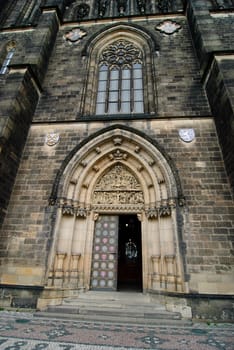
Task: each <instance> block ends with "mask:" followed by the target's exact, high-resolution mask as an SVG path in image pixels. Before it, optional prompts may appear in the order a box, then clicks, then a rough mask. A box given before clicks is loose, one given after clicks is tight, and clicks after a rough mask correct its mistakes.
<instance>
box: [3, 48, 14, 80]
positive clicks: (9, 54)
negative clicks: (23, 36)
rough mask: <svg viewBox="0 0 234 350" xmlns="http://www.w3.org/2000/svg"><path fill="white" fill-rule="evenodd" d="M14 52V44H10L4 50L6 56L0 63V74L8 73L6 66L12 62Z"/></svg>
mask: <svg viewBox="0 0 234 350" xmlns="http://www.w3.org/2000/svg"><path fill="white" fill-rule="evenodd" d="M14 52H15V45H14V44H10V45H8V46H7V48H6V55H5V58H4V60H3V62H2V65H1V68H0V74H1V75H2V74H6V73H7V71H8V66H9V64H10V62H11V60H12V57H13V55H14Z"/></svg>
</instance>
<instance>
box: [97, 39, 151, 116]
mask: <svg viewBox="0 0 234 350" xmlns="http://www.w3.org/2000/svg"><path fill="white" fill-rule="evenodd" d="M98 65H99V72H98V87H97V100H96V114H97V115H103V114H104V115H106V114H129V113H144V91H143V71H142V52H141V51H140V50H139V48H138V47H136V46H135V45H134V44H132V43H131V42H129V41H127V40H118V41H117V42H115V43H113V44H111V45H109V46H108V47H107V48H106V49H104V50H103V52H102V53H101V56H100V58H99V62H98Z"/></svg>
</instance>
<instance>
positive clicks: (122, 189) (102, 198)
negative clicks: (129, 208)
mask: <svg viewBox="0 0 234 350" xmlns="http://www.w3.org/2000/svg"><path fill="white" fill-rule="evenodd" d="M118 155H119V156H120V154H119V153H118ZM92 203H93V206H95V207H97V205H112V206H117V207H118V206H119V205H125V206H126V205H139V204H143V203H144V197H143V192H142V190H141V186H140V184H139V182H138V180H137V179H136V178H135V177H134V175H133V174H132V173H130V172H129V170H128V169H127V168H126V167H124V166H123V165H121V164H116V165H115V166H113V167H112V168H111V169H110V170H109V172H108V173H107V174H105V175H104V176H103V177H102V178H101V179H100V180H99V182H98V183H97V185H96V187H95V190H94V192H93V198H92Z"/></svg>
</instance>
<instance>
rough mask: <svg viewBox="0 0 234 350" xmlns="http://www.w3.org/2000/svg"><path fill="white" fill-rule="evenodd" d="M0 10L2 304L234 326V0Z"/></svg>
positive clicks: (19, 5) (96, 2) (61, 1)
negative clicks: (120, 310) (133, 310)
mask: <svg viewBox="0 0 234 350" xmlns="http://www.w3.org/2000/svg"><path fill="white" fill-rule="evenodd" d="M1 6H2V7H1V13H0V65H1V71H0V133H1V135H0V225H1V228H0V237H1V239H0V261H1V262H0V288H1V298H0V303H1V305H2V306H15V307H37V308H39V309H42V308H44V307H46V306H47V305H51V304H53V305H54V304H60V303H61V302H62V300H63V299H64V298H67V297H71V296H73V297H79V294H80V293H85V292H86V291H88V290H97V291H100V292H101V291H103V290H105V291H110V293H111V291H116V290H118V291H119V292H120V293H121V291H123V290H131V291H140V292H143V293H149V294H151V295H153V296H154V298H157V297H158V298H160V300H164V303H166V304H170V305H172V307H174V309H176V308H179V309H180V310H182V311H183V310H186V312H188V310H190V312H191V314H192V316H193V317H197V318H213V319H220V317H221V319H223V320H233V318H234V315H233V311H232V305H233V293H234V257H233V252H234V250H233V241H234V240H233V237H234V229H233V226H234V225H233V222H234V205H233V193H234V191H233V188H234V115H233V108H234V96H233V89H234V75H233V74H234V73H233V71H234V69H233V66H234V58H233V57H234V56H233V54H234V53H233V49H234V48H233V46H234V44H233V27H234V26H233V18H234V17H233V15H234V12H233V10H234V2H233V1H232V0H208V1H200V0H187V1H186V0H184V1H183V0H116V1H114V0H110V1H107V0H92V1H89V0H88V1H82V0H69V1H68V0H67V1H66V0H41V1H35V0H30V1H29V0H27V1H26V0H14V1H4V2H3V4H2V5H1Z"/></svg>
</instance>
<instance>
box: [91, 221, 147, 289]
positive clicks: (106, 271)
mask: <svg viewBox="0 0 234 350" xmlns="http://www.w3.org/2000/svg"><path fill="white" fill-rule="evenodd" d="M90 289H92V290H110V291H115V290H119V291H121V290H131V291H141V290H142V250H141V223H140V221H139V220H138V218H137V215H134V214H131V215H129V214H124V215H100V216H99V217H98V219H97V221H96V224H95V228H94V238H93V254H92V265H91V280H90Z"/></svg>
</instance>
